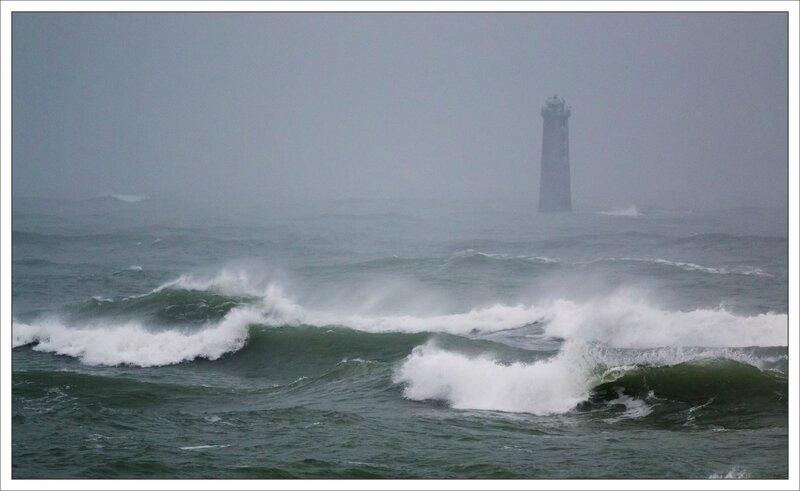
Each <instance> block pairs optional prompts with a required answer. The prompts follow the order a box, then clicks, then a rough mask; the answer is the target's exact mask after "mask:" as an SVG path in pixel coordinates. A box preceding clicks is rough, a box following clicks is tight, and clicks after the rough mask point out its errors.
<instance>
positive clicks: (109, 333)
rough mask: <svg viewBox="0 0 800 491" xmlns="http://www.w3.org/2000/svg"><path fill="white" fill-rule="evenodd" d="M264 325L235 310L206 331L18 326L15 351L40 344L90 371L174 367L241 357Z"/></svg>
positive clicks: (130, 325)
mask: <svg viewBox="0 0 800 491" xmlns="http://www.w3.org/2000/svg"><path fill="white" fill-rule="evenodd" d="M260 319H261V315H260V313H259V312H257V311H255V310H253V309H251V308H237V309H233V310H231V311H230V312H228V314H227V315H226V316H225V317H224V318H223V319H222V320H221V321H220V322H219V323H218V324H214V325H208V326H205V327H204V328H201V329H198V330H193V331H183V330H176V329H171V330H152V329H148V328H147V327H146V326H144V325H142V324H141V323H139V322H134V321H129V322H120V323H102V322H97V323H95V324H92V325H90V326H75V325H66V324H64V323H63V322H62V321H61V320H59V319H57V318H48V319H40V320H38V321H36V322H34V323H30V324H27V323H24V322H19V321H16V320H15V321H14V323H13V346H14V347H18V346H22V345H26V344H31V343H38V344H36V345H35V346H34V347H33V349H34V350H36V351H46V352H52V353H56V354H59V355H67V356H72V357H75V358H78V359H80V360H81V361H82V362H83V363H85V364H87V365H121V364H127V365H135V366H140V367H150V366H160V365H170V364H175V363H180V362H183V361H189V360H193V359H195V358H207V359H209V360H216V359H218V358H219V357H220V356H222V355H224V354H225V353H229V352H233V351H237V350H239V349H241V348H242V346H244V344H245V342H246V341H247V338H248V326H249V325H250V324H251V323H254V322H258V321H259V320H260Z"/></svg>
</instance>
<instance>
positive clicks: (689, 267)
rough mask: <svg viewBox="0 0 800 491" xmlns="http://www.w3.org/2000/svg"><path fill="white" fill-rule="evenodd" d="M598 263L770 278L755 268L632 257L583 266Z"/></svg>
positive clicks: (597, 260) (594, 261) (603, 259)
mask: <svg viewBox="0 0 800 491" xmlns="http://www.w3.org/2000/svg"><path fill="white" fill-rule="evenodd" d="M599 262H634V263H650V264H660V265H663V266H670V267H674V268H679V269H682V270H684V271H699V272H702V273H708V274H723V275H727V274H738V275H745V276H763V277H769V278H771V277H772V275H771V274H769V273H767V272H765V271H764V270H762V269H761V268H757V267H755V266H737V267H733V268H724V267H719V268H712V267H709V266H701V265H700V264H695V263H689V262H680V261H669V260H667V259H660V258H657V259H647V258H634V257H619V258H617V257H611V258H602V259H595V260H592V261H589V262H588V263H584V264H593V263H599Z"/></svg>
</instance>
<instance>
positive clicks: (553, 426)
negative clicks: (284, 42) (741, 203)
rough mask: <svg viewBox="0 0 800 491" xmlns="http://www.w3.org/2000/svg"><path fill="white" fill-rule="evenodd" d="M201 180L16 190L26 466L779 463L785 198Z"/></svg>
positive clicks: (15, 331) (19, 375)
mask: <svg viewBox="0 0 800 491" xmlns="http://www.w3.org/2000/svg"><path fill="white" fill-rule="evenodd" d="M197 201H198V203H195V204H194V205H188V204H187V203H184V202H180V203H179V202H175V201H171V200H166V199H156V198H148V197H145V196H133V195H113V194H109V195H104V196H98V197H95V198H91V199H83V200H57V199H43V198H26V197H16V196H15V197H14V206H13V213H12V217H13V223H12V232H13V234H12V242H13V249H12V254H13V257H12V271H11V278H12V318H13V322H12V326H11V330H12V333H11V335H12V340H13V351H12V361H13V371H12V389H11V390H12V403H11V409H12V426H11V430H12V433H11V445H12V447H11V456H12V462H11V464H12V477H13V478H15V479H53V478H55V479H96V478H102V479H142V478H147V479H182V478H190V479H293V478H299V479H709V478H710V479H724V478H744V479H786V478H788V464H789V463H788V400H787V397H788V350H787V336H788V316H787V312H788V259H787V255H788V240H787V216H786V210H785V209H760V208H732V209H717V210H710V211H703V210H696V209H690V208H675V209H671V208H669V209H668V208H655V207H648V206H637V205H623V206H620V207H600V208H597V209H589V208H586V209H580V208H578V209H576V211H574V212H573V213H552V214H539V213H537V212H536V209H535V203H530V202H526V201H524V200H520V201H519V202H512V201H509V202H508V203H504V202H499V201H489V202H471V203H468V202H456V201H447V200H444V199H440V200H434V199H430V200H427V201H426V200H410V199H409V200H401V199H393V198H390V197H387V198H370V199H366V198H365V199H330V200H327V201H320V202H318V203H316V204H313V205H312V204H308V203H294V204H291V203H288V202H284V203H280V202H277V201H275V202H270V201H269V198H268V197H265V200H264V202H263V203H258V204H236V205H234V204H230V203H225V202H218V203H216V202H208V201H205V202H202V203H201V201H202V200H197ZM297 201H300V200H297ZM5 329H8V326H4V330H5ZM5 332H6V333H8V331H7V330H6V331H5ZM5 335H7V334H5Z"/></svg>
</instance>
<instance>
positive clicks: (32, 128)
mask: <svg viewBox="0 0 800 491" xmlns="http://www.w3.org/2000/svg"><path fill="white" fill-rule="evenodd" d="M786 29H787V24H786V16H785V15H784V14H611V13H609V14H536V13H531V14H402V15H401V14H78V13H71V14H21V13H16V14H14V16H13V67H12V69H13V78H12V83H13V165H14V168H13V171H14V174H13V176H14V182H13V186H14V187H13V190H14V193H16V194H17V195H26V196H29V195H34V196H50V197H59V198H83V197H92V196H97V195H101V194H106V193H110V192H111V193H125V194H145V195H149V196H153V197H175V198H178V199H197V198H200V199H205V200H208V201H218V202H220V203H224V202H227V201H229V200H234V201H237V202H241V201H245V202H247V201H248V200H259V199H264V197H265V196H270V197H278V198H280V199H284V198H292V199H303V198H304V197H307V196H320V197H324V198H334V197H342V198H349V197H392V198H429V197H443V198H445V199H460V200H463V199H475V200H479V199H480V200H505V199H509V198H511V199H519V200H529V201H530V202H531V204H532V205H531V206H535V204H534V203H535V202H536V200H537V198H538V182H539V163H540V162H539V159H540V145H541V131H542V120H541V116H540V115H539V109H540V107H541V105H542V104H543V103H544V100H545V98H546V97H548V96H550V95H552V94H554V93H558V94H559V95H561V96H563V97H564V98H565V99H566V100H567V103H568V104H569V105H571V106H572V117H571V119H570V140H571V148H570V150H571V160H572V186H573V203H574V204H575V206H576V208H578V209H580V208H581V207H598V206H615V205H619V206H624V205H627V204H631V203H636V204H645V205H647V204H651V205H656V206H669V207H680V206H697V207H729V206H750V205H767V206H775V205H777V206H785V203H786V199H787V196H786V180H787V175H786V172H787V148H786V147H787V126H786V118H787V51H786V50H787V31H786Z"/></svg>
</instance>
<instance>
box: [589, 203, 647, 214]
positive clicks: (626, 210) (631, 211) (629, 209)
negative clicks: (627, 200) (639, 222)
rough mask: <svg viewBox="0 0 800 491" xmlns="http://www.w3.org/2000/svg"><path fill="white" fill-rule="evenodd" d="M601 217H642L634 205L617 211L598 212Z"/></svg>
mask: <svg viewBox="0 0 800 491" xmlns="http://www.w3.org/2000/svg"><path fill="white" fill-rule="evenodd" d="M598 213H600V214H601V215H609V216H615V217H640V216H642V212H641V211H640V210H639V208H637V207H636V206H635V205H631V206H629V207H627V208H621V209H618V210H608V211H601V212H598Z"/></svg>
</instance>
